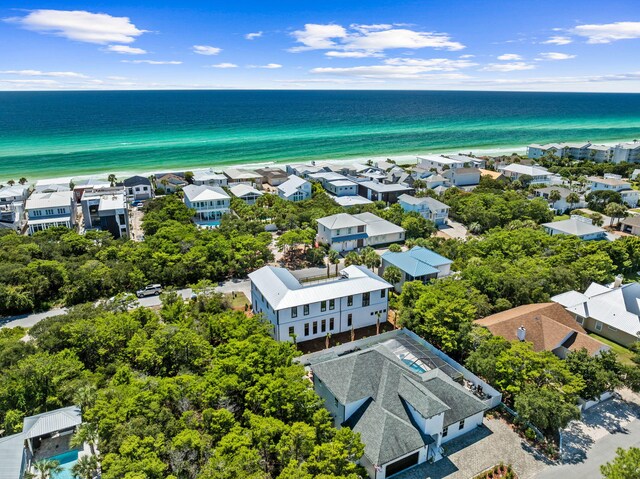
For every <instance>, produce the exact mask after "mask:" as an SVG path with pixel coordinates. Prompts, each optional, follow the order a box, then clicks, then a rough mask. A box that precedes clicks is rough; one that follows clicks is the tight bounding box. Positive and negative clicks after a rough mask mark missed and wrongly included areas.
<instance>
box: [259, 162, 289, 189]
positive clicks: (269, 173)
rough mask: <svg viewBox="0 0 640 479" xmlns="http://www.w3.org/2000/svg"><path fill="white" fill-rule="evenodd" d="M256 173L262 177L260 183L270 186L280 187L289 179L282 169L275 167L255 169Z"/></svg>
mask: <svg viewBox="0 0 640 479" xmlns="http://www.w3.org/2000/svg"><path fill="white" fill-rule="evenodd" d="M256 173H259V174H260V175H262V178H263V179H262V183H263V184H264V183H267V184H268V185H271V186H280V185H281V184H282V183H284V182H285V181H287V179H289V175H288V174H287V172H286V171H284V170H283V169H282V168H276V167H271V166H269V167H267V168H258V169H256Z"/></svg>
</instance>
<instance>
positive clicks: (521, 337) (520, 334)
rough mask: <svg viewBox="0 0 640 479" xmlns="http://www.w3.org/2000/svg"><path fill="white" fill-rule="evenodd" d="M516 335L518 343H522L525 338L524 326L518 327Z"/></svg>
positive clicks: (525, 330)
mask: <svg viewBox="0 0 640 479" xmlns="http://www.w3.org/2000/svg"><path fill="white" fill-rule="evenodd" d="M516 334H517V335H518V341H524V338H525V337H526V336H527V329H526V328H525V327H524V326H520V327H519V328H518V332H517V333H516Z"/></svg>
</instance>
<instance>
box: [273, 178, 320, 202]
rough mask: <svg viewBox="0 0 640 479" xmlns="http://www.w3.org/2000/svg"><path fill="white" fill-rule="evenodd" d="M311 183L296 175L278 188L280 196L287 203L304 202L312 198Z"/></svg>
mask: <svg viewBox="0 0 640 479" xmlns="http://www.w3.org/2000/svg"><path fill="white" fill-rule="evenodd" d="M311 193H312V188H311V183H309V182H308V181H307V180H304V179H302V178H300V177H299V176H296V175H291V176H290V177H289V179H288V180H287V181H285V182H284V183H282V184H281V185H279V186H278V196H279V197H280V198H282V199H283V200H287V201H304V200H308V199H309V198H311Z"/></svg>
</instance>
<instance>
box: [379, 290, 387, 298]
mask: <svg viewBox="0 0 640 479" xmlns="http://www.w3.org/2000/svg"><path fill="white" fill-rule="evenodd" d="M386 292H387V290H386V289H381V290H380V297H381V298H384V295H385V293H386Z"/></svg>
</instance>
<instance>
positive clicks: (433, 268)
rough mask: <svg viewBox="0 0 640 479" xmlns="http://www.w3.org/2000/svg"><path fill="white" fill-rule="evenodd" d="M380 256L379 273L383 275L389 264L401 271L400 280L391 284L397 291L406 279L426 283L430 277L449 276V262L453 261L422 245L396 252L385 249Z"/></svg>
mask: <svg viewBox="0 0 640 479" xmlns="http://www.w3.org/2000/svg"><path fill="white" fill-rule="evenodd" d="M381 258H382V264H381V265H380V269H379V271H378V273H379V274H381V275H384V271H385V270H386V269H387V268H388V267H389V266H395V267H396V268H398V269H399V270H400V272H401V273H402V275H401V276H400V281H398V282H397V283H396V284H394V285H393V287H394V288H395V290H396V291H397V292H400V291H401V290H402V285H404V283H406V282H407V281H422V282H423V283H426V282H427V281H429V280H432V279H436V278H444V277H446V276H449V275H450V274H451V263H453V261H451V260H450V259H449V258H445V257H444V256H441V255H439V254H438V253H436V252H435V251H431V250H430V249H427V248H423V247H422V246H414V247H413V248H411V249H410V250H409V251H401V252H397V253H394V252H392V251H386V252H385V253H384V254H383V255H382V257H381Z"/></svg>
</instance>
